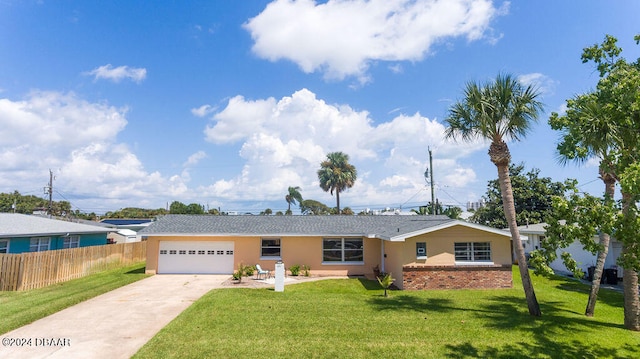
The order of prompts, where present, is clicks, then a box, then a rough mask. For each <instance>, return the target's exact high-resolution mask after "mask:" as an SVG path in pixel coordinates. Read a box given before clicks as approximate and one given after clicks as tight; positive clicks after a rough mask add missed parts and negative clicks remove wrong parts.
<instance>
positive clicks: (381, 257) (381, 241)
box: [380, 239, 387, 273]
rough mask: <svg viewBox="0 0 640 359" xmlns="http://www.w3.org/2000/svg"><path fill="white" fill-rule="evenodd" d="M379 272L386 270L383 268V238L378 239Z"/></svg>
mask: <svg viewBox="0 0 640 359" xmlns="http://www.w3.org/2000/svg"><path fill="white" fill-rule="evenodd" d="M380 272H382V273H386V272H387V271H386V270H385V268H384V239H380Z"/></svg>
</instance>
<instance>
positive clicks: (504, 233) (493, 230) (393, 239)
mask: <svg viewBox="0 0 640 359" xmlns="http://www.w3.org/2000/svg"><path fill="white" fill-rule="evenodd" d="M455 226H463V227H467V228H472V229H476V230H479V231H483V232H488V233H493V234H497V235H499V236H503V237H508V238H511V233H510V232H508V231H503V230H501V229H496V228H492V227H487V226H483V225H480V224H475V223H469V222H465V221H461V220H453V221H449V222H445V223H442V224H439V225H437V226H433V227H428V228H425V229H421V230H418V231H414V232H409V233H403V234H402V235H399V236H392V237H388V238H381V239H384V240H387V241H390V242H404V241H405V240H406V239H407V238H411V237H415V236H419V235H423V234H427V233H432V232H437V231H440V230H443V229H446V228H451V227H455ZM520 240H527V238H526V237H524V236H520Z"/></svg>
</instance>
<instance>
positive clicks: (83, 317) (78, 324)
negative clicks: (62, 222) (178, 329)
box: [0, 274, 229, 359]
mask: <svg viewBox="0 0 640 359" xmlns="http://www.w3.org/2000/svg"><path fill="white" fill-rule="evenodd" d="M228 278H229V275H186V274H185V275H166V274H165V275H154V276H152V277H149V278H145V279H143V280H140V281H138V282H135V283H132V284H129V285H127V286H124V287H121V288H119V289H116V290H113V291H111V292H109V293H105V294H103V295H101V296H98V297H95V298H93V299H90V300H88V301H85V302H82V303H80V304H77V305H75V306H73V307H70V308H67V309H65V310H62V311H60V312H58V313H55V314H52V315H50V316H48V317H46V318H43V319H40V320H38V321H36V322H34V323H31V324H29V325H26V326H24V327H22V328H18V329H16V330H14V331H11V332H9V333H6V334H2V335H0V338H1V340H2V345H1V346H0V358H3V359H5V358H20V359H22V358H65V359H67V358H129V357H131V356H132V355H133V354H135V353H136V352H137V351H138V349H140V348H141V347H142V346H143V345H144V344H145V343H146V342H147V341H149V339H151V338H152V337H153V336H154V335H155V334H156V333H157V332H158V331H159V330H160V329H162V328H163V327H164V326H165V325H167V324H168V323H169V322H170V321H171V320H173V319H174V318H175V317H176V316H178V314H180V313H181V312H182V311H183V310H184V309H186V308H187V307H188V306H189V305H191V303H193V302H194V301H196V300H197V299H199V298H200V297H201V296H202V295H204V294H205V293H207V292H209V291H210V290H211V289H214V288H219V287H220V286H221V284H222V282H224V281H225V280H226V279H228Z"/></svg>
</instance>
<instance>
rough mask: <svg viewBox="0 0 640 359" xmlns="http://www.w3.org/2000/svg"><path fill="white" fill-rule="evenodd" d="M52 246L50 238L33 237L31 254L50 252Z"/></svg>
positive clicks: (30, 246) (30, 244)
mask: <svg viewBox="0 0 640 359" xmlns="http://www.w3.org/2000/svg"><path fill="white" fill-rule="evenodd" d="M50 246H51V238H50V237H33V238H31V242H30V243H29V251H30V252H42V251H48V250H49V248H50Z"/></svg>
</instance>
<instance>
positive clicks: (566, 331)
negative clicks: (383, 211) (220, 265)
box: [134, 268, 640, 358]
mask: <svg viewBox="0 0 640 359" xmlns="http://www.w3.org/2000/svg"><path fill="white" fill-rule="evenodd" d="M514 274H515V275H514V278H519V277H518V274H517V268H515V271H514ZM533 280H534V285H535V288H536V294H537V297H538V300H539V302H540V305H541V309H542V312H543V317H541V318H532V317H530V316H529V314H528V311H527V308H526V301H525V299H524V292H523V290H522V287H521V284H520V282H519V280H514V288H513V289H500V290H455V291H454V290H436V291H392V292H390V296H389V297H388V298H384V297H383V296H382V294H383V290H382V288H381V287H380V286H379V284H378V283H377V282H374V281H369V280H365V279H344V280H326V281H319V282H308V283H302V284H296V285H293V286H287V287H286V289H285V291H284V292H283V293H277V292H274V291H273V290H272V289H242V288H237V289H220V290H213V291H211V292H209V293H208V294H207V295H205V296H204V297H202V298H201V299H200V300H198V301H197V302H195V303H194V304H193V305H192V306H191V307H189V308H188V309H187V310H186V311H184V312H183V313H182V314H181V315H180V316H179V317H177V318H176V319H175V320H174V321H173V322H171V323H170V324H169V325H168V326H166V327H165V328H164V329H162V330H161V331H160V332H159V333H158V334H157V335H156V336H155V337H154V338H153V339H152V340H150V341H149V342H148V343H147V344H146V345H145V346H144V347H143V348H142V349H141V350H140V351H139V352H138V353H137V354H136V355H135V357H134V358H172V357H173V358H178V357H179V358H207V357H224V358H232V357H237V358H245V357H260V358H276V357H287V358H345V357H348V358H372V357H380V358H402V357H411V358H421V357H422V358H476V357H491V358H631V357H640V333H637V332H630V331H627V330H625V329H624V328H623V325H622V323H623V310H622V294H620V293H616V292H611V291H607V290H601V291H600V297H599V302H598V304H597V306H596V317H594V318H587V317H585V316H584V315H583V312H584V307H585V306H586V303H587V296H588V290H589V287H588V286H587V285H584V284H581V283H579V282H576V281H574V280H571V279H567V278H560V277H558V278H554V279H546V278H541V277H536V276H534V277H533Z"/></svg>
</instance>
